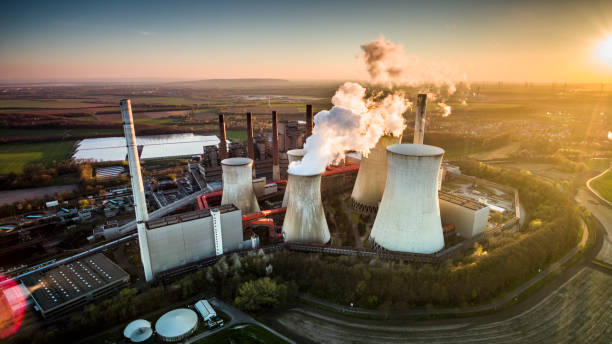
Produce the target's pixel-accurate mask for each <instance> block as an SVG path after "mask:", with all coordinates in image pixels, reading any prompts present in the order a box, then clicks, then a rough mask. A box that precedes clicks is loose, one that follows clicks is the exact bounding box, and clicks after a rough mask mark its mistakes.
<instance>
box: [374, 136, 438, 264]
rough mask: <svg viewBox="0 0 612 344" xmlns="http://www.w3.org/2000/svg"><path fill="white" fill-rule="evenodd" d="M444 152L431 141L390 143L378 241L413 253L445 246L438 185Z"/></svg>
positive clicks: (377, 226)
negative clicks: (424, 143) (426, 142)
mask: <svg viewBox="0 0 612 344" xmlns="http://www.w3.org/2000/svg"><path fill="white" fill-rule="evenodd" d="M442 155H444V150H443V149H442V148H439V147H434V146H429V145H422V144H397V145H392V146H389V147H387V160H388V168H387V183H386V185H385V192H384V194H383V197H382V200H381V202H380V206H379V209H378V214H377V215H376V220H374V226H373V227H372V233H371V234H370V238H371V239H373V240H374V243H375V245H378V246H380V247H382V248H384V249H387V250H391V251H399V252H412V253H434V252H437V251H440V250H441V249H442V248H443V247H444V236H443V233H442V224H441V220H440V206H439V204H438V188H437V180H438V170H439V169H440V163H441V161H442Z"/></svg>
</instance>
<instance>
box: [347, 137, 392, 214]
mask: <svg viewBox="0 0 612 344" xmlns="http://www.w3.org/2000/svg"><path fill="white" fill-rule="evenodd" d="M400 141H401V138H398V137H394V136H390V135H385V136H383V137H381V138H380V139H379V140H378V143H376V146H374V148H372V150H370V154H368V156H367V157H364V158H363V159H361V163H360V166H359V172H358V173H357V179H356V180H355V185H354V186H353V193H352V194H351V199H352V201H353V209H354V210H355V211H356V212H358V213H361V214H376V212H377V211H378V203H379V202H380V200H381V199H382V195H383V191H385V181H386V180H387V146H389V145H393V144H397V143H400Z"/></svg>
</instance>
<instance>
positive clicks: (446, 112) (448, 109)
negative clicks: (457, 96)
mask: <svg viewBox="0 0 612 344" xmlns="http://www.w3.org/2000/svg"><path fill="white" fill-rule="evenodd" d="M438 106H439V107H440V108H441V109H442V117H448V116H449V115H450V114H451V107H450V105H446V104H444V103H438Z"/></svg>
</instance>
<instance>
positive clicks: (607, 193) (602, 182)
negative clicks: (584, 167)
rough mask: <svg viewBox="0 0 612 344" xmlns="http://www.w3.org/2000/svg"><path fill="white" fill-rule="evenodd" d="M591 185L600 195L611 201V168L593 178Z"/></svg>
mask: <svg viewBox="0 0 612 344" xmlns="http://www.w3.org/2000/svg"><path fill="white" fill-rule="evenodd" d="M591 187H592V188H593V189H595V191H597V192H598V193H599V194H600V195H601V197H603V198H605V199H606V200H608V202H612V170H609V171H608V172H606V174H604V175H603V176H601V177H599V178H597V179H595V180H593V181H592V182H591Z"/></svg>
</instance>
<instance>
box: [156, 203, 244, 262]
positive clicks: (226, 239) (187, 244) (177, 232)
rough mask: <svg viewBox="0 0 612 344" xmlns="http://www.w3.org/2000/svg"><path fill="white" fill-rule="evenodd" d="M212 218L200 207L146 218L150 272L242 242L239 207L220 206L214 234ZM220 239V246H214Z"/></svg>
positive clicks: (234, 246) (232, 247)
mask: <svg viewBox="0 0 612 344" xmlns="http://www.w3.org/2000/svg"><path fill="white" fill-rule="evenodd" d="M213 220H214V219H213V216H211V214H210V213H209V211H208V210H204V211H194V212H189V213H184V214H181V215H176V216H168V217H164V218H162V219H159V220H153V221H149V222H148V223H147V227H148V229H147V239H148V242H149V253H150V257H151V268H152V270H153V273H154V274H156V273H159V272H162V271H166V270H169V269H172V268H175V267H179V266H182V265H185V264H188V263H192V262H196V261H198V260H202V259H204V258H208V257H214V256H215V255H217V254H218V253H219V252H223V253H225V252H228V251H234V250H238V249H239V248H240V244H241V243H242V241H243V240H242V214H241V212H240V210H238V209H237V208H235V207H234V206H226V207H222V208H221V209H220V221H219V222H220V223H219V225H220V232H219V233H218V235H217V236H215V230H214V224H213ZM221 233H222V234H221ZM220 242H221V243H222V246H223V247H217V246H218V245H219V243H220Z"/></svg>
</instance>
